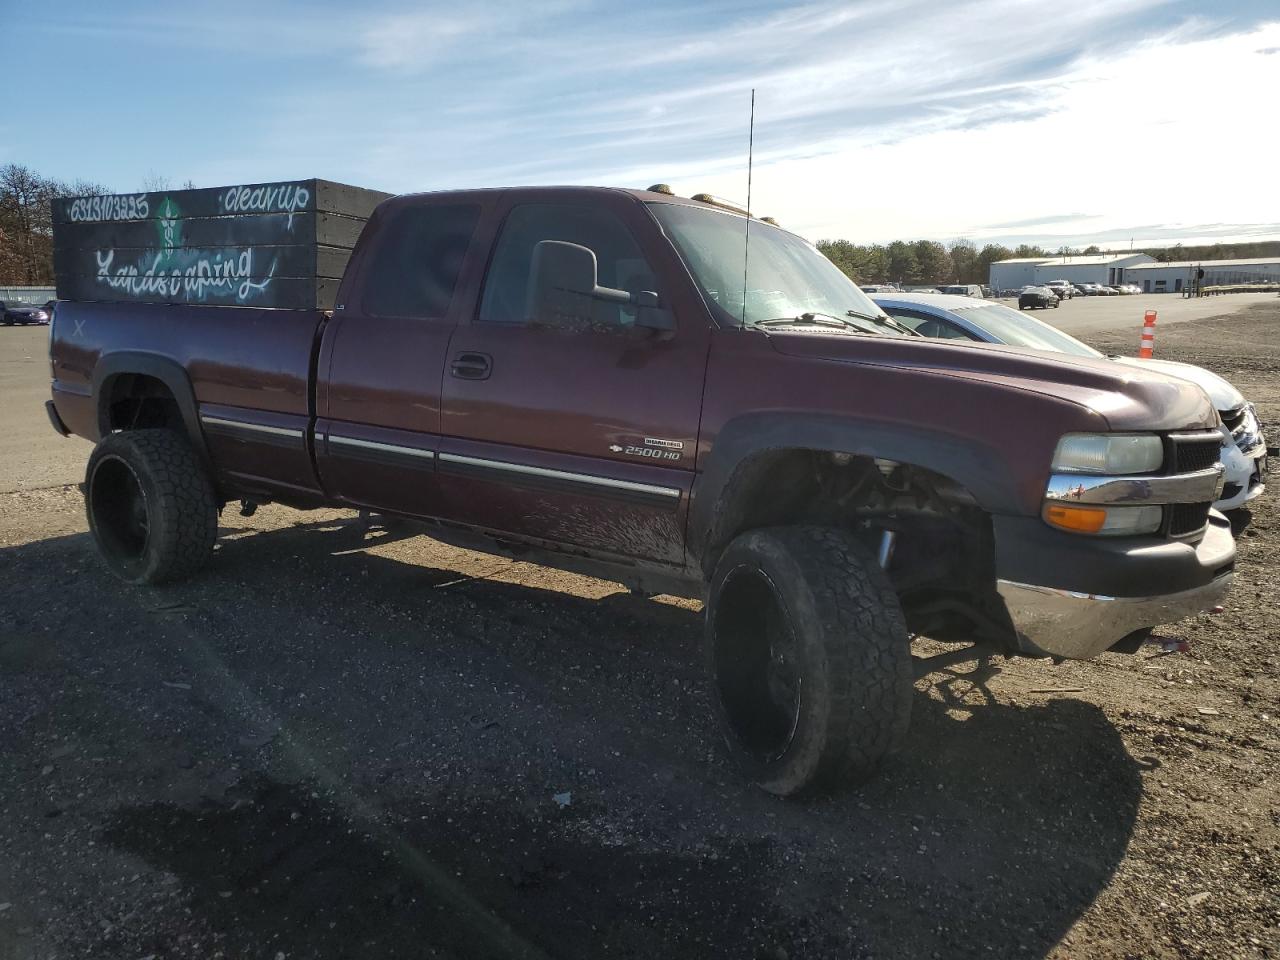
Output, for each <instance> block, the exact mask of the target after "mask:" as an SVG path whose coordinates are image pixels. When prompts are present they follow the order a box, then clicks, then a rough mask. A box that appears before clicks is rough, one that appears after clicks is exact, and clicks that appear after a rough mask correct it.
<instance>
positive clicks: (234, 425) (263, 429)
mask: <svg viewBox="0 0 1280 960" xmlns="http://www.w3.org/2000/svg"><path fill="white" fill-rule="evenodd" d="M200 422H201V423H206V424H208V425H209V426H211V427H225V428H226V429H228V430H245V431H248V432H249V433H266V434H270V435H271V436H273V437H291V438H293V439H297V440H300V439H302V431H301V430H300V429H297V428H295V427H271V426H268V425H267V424H265V423H248V422H247V421H244V420H227V419H226V418H224V417H211V416H209V415H208V414H204V413H202V414H200Z"/></svg>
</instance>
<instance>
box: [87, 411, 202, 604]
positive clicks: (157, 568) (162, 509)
mask: <svg viewBox="0 0 1280 960" xmlns="http://www.w3.org/2000/svg"><path fill="white" fill-rule="evenodd" d="M84 493H85V508H86V511H87V513H88V515H89V529H90V531H92V533H93V538H94V540H95V541H97V544H98V550H99V552H101V554H102V556H103V559H105V560H106V562H107V568H108V569H109V570H110V571H111V572H112V573H113V574H115V575H116V576H117V577H119V578H120V579H121V580H125V581H128V582H129V583H164V582H167V581H172V580H181V579H184V578H186V577H189V576H191V575H192V574H194V573H195V572H196V571H197V570H199V569H200V568H201V567H202V566H204V564H205V563H206V562H207V561H208V559H209V556H210V554H212V552H213V542H214V539H215V538H216V537H217V533H218V505H217V501H216V499H215V497H214V492H213V484H212V483H211V482H210V480H209V475H208V473H207V472H206V471H205V470H204V468H203V467H202V466H201V464H200V462H199V460H198V459H197V458H196V455H195V451H194V450H192V449H191V444H189V443H188V442H187V440H186V438H185V437H183V436H181V435H179V434H178V433H175V432H174V431H172V430H126V431H123V432H120V433H112V434H109V435H108V436H106V437H104V438H103V439H102V441H101V442H100V443H99V444H98V445H97V446H96V447H95V448H94V450H93V454H92V455H91V456H90V457H89V465H88V467H87V469H86V470H85V485H84Z"/></svg>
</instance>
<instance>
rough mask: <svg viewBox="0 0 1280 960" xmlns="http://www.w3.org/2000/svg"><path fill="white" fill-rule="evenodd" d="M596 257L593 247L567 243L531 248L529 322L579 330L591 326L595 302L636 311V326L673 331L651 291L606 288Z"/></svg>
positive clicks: (542, 243)
mask: <svg viewBox="0 0 1280 960" xmlns="http://www.w3.org/2000/svg"><path fill="white" fill-rule="evenodd" d="M598 277H599V273H598V270H597V266H596V254H595V251H594V250H592V249H591V248H590V247H584V246H582V245H581V244H578V243H568V242H566V241H564V240H539V241H538V242H537V243H536V244H534V247H533V261H532V263H531V264H530V267H529V287H528V293H527V294H526V297H525V316H526V318H527V319H529V320H530V321H531V322H534V323H543V324H549V325H552V326H575V325H580V324H587V323H590V322H591V316H592V314H591V304H592V303H593V302H594V301H601V302H604V303H619V304H624V305H627V306H632V307H636V308H637V311H636V314H637V320H636V324H635V325H636V326H639V327H652V328H654V329H658V330H672V329H674V328H675V322H674V319H673V318H672V316H671V314H670V313H669V312H668V311H665V310H662V309H660V308H661V306H662V302H661V300H660V299H659V297H658V295H657V293H655V292H654V291H652V290H642V291H640V292H638V293H634V294H633V293H630V292H628V291H626V290H615V289H613V288H612V287H602V286H600V285H599V284H598V283H597V282H596V281H597V279H598Z"/></svg>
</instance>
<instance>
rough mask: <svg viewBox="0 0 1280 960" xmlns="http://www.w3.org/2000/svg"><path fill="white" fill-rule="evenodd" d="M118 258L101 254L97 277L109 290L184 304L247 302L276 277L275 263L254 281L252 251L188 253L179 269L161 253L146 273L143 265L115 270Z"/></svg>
mask: <svg viewBox="0 0 1280 960" xmlns="http://www.w3.org/2000/svg"><path fill="white" fill-rule="evenodd" d="M115 256H116V252H115V251H114V250H107V251H104V252H103V253H99V254H98V273H97V277H98V280H99V281H100V282H102V283H103V284H105V285H106V286H107V287H108V288H110V289H112V290H123V291H126V292H128V293H130V294H133V295H135V296H136V295H139V294H156V295H159V296H161V297H172V298H175V299H180V300H182V301H184V302H190V301H192V300H195V301H197V302H206V301H208V300H212V299H230V297H231V296H234V298H235V300H236V301H237V302H240V303H243V302H245V301H247V300H250V299H252V297H253V296H254V295H255V294H261V293H263V292H264V291H265V290H266V289H267V285H268V284H269V283H271V278H272V276H273V275H274V274H275V264H272V265H271V269H270V270H269V271H268V272H267V275H266V276H265V277H263V278H262V279H261V280H255V279H253V278H254V276H255V274H254V271H253V250H252V249H245V250H238V251H232V252H231V254H230V255H228V254H224V253H222V252H221V251H219V252H215V253H212V254H209V253H206V252H205V251H203V250H196V251H187V252H186V253H185V255H184V256H182V257H181V259H182V260H183V261H187V262H186V263H185V265H177V266H174V265H172V264H170V263H165V262H164V261H165V260H166V259H168V258H167V257H166V255H165V254H163V253H157V254H156V256H155V260H154V261H153V262H152V263H151V265H150V266H149V267H146V268H145V269H143V270H139V266H140V265H139V264H128V265H121V266H118V267H114V263H113V261H114V260H115ZM113 267H114V269H113ZM166 270H168V271H169V272H168V274H167V275H166V273H165V271H166Z"/></svg>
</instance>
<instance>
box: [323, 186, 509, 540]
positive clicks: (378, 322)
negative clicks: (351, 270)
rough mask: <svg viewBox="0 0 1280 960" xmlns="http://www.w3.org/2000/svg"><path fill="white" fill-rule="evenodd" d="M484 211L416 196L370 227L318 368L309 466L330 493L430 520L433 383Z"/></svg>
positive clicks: (435, 430)
mask: <svg viewBox="0 0 1280 960" xmlns="http://www.w3.org/2000/svg"><path fill="white" fill-rule="evenodd" d="M485 202H486V201H485V200H484V199H482V198H481V197H480V196H479V195H475V197H474V199H473V200H472V199H468V198H467V197H466V195H463V196H461V197H460V196H459V195H458V194H451V195H450V196H449V197H448V198H447V199H446V198H441V199H440V200H437V201H433V200H431V199H429V198H426V199H424V198H420V197H415V198H412V199H410V200H407V201H405V202H403V203H400V204H397V205H393V206H391V207H390V208H389V209H386V210H385V211H379V214H378V215H377V217H375V219H374V220H373V221H372V222H371V223H370V225H369V227H368V228H367V230H366V233H367V234H368V235H367V236H365V237H364V238H362V240H361V246H362V247H366V246H367V248H368V249H367V250H362V252H361V259H360V262H359V264H358V265H355V266H356V271H357V272H356V276H355V277H353V278H352V281H351V282H348V283H347V284H345V285H344V288H343V291H342V294H341V297H345V296H348V293H349V291H350V293H351V302H344V303H342V305H341V309H338V310H335V312H334V317H333V319H332V320H331V321H330V322H329V324H328V325H327V327H326V329H325V336H324V340H323V343H322V345H321V349H320V354H319V357H318V363H317V392H316V407H317V410H316V412H317V417H318V418H317V422H316V440H315V443H316V462H317V464H318V466H319V470H320V477H321V481H322V483H323V484H324V487H325V489H326V491H327V492H328V493H329V494H330V495H331V496H334V497H338V498H340V499H342V500H345V501H347V502H349V503H352V504H355V505H360V506H368V507H373V508H375V509H380V510H388V511H393V512H400V513H407V514H413V515H418V516H427V517H430V516H435V515H437V514H438V512H439V494H438V488H437V484H436V478H435V466H436V464H435V457H436V449H437V446H438V441H439V433H440V377H441V375H442V373H443V370H444V361H445V351H446V349H447V348H448V345H449V335H450V332H451V330H452V329H453V325H454V323H455V322H456V317H455V306H454V300H455V297H454V294H455V291H456V290H457V289H459V288H460V287H461V286H462V284H460V283H459V281H460V278H461V277H462V273H463V270H464V269H465V268H466V266H467V259H466V257H467V251H468V249H469V247H470V245H471V243H472V238H473V236H474V234H475V230H476V225H477V223H478V222H479V220H480V215H481V211H482V209H483V204H484V203H485ZM475 269H476V270H477V271H479V270H480V269H482V265H481V264H477V265H476V266H475Z"/></svg>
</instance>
